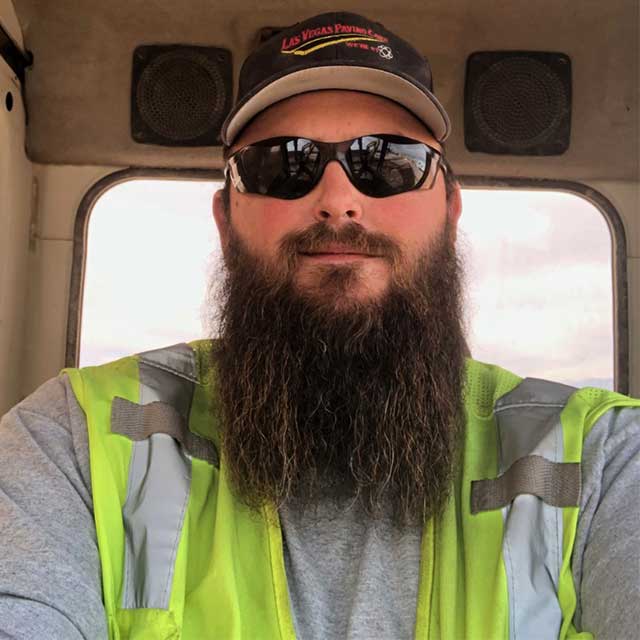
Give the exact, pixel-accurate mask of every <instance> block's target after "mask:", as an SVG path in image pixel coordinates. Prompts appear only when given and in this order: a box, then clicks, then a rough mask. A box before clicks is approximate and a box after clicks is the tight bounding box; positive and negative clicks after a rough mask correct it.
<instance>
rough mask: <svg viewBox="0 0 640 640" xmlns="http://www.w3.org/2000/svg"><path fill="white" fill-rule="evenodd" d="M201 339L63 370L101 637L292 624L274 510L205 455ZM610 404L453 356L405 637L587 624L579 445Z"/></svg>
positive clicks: (594, 392) (599, 393)
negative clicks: (89, 525) (461, 375)
mask: <svg viewBox="0 0 640 640" xmlns="http://www.w3.org/2000/svg"><path fill="white" fill-rule="evenodd" d="M209 350H210V343H209V342H208V341H200V342H195V343H192V344H191V345H187V344H180V345H174V346H172V347H168V348H166V349H160V350H155V351H150V352H147V353H143V354H139V355H137V356H131V357H127V358H123V359H121V360H117V361H115V362H112V363H110V364H106V365H103V366H99V367H86V368H83V369H67V370H65V373H66V374H67V375H68V376H69V378H70V381H71V385H72V387H73V390H74V393H75V395H76V397H77V399H78V402H79V404H80V406H81V407H82V408H83V410H84V412H85V414H86V417H87V428H88V435H89V450H90V460H91V484H92V492H93V505H94V515H95V523H96V531H97V540H98V546H99V550H100V560H101V568H102V587H103V600H104V606H105V611H106V615H107V621H108V628H109V634H110V635H109V637H110V638H111V639H114V640H115V639H128V638H131V639H134V640H139V639H147V638H148V639H149V640H169V639H172V640H174V639H175V640H178V639H184V640H195V639H197V640H201V639H202V638H216V639H217V638H221V639H224V640H234V639H240V638H243V639H250V640H256V639H262V638H264V639H266V640H271V639H283V640H285V639H286V640H293V639H294V638H295V630H294V625H293V620H292V614H291V606H290V602H289V595H288V590H287V581H286V575H285V565H284V557H283V547H282V535H281V530H280V524H279V519H278V513H277V511H276V510H275V509H274V508H270V507H265V508H263V509H262V510H261V511H260V512H259V513H258V512H256V511H251V510H249V509H248V508H247V507H245V506H243V504H242V503H241V502H240V501H239V500H238V499H237V498H236V497H235V496H234V494H233V492H232V490H231V487H230V484H229V481H228V477H227V471H226V465H225V459H224V457H221V455H220V446H219V435H218V433H217V431H216V426H215V424H214V420H213V419H212V415H214V414H215V412H213V413H212V409H213V407H212V398H213V394H212V392H211V389H212V384H213V377H214V376H215V370H214V369H213V368H212V367H211V366H210V354H209ZM628 406H640V401H639V400H634V399H631V398H628V397H626V396H622V395H620V394H616V393H612V392H609V391H606V390H600V389H591V388H588V389H582V390H576V389H574V388H573V387H567V386H565V385H560V384H556V383H550V382H546V381H543V380H536V379H531V378H527V379H525V380H522V379H521V378H519V377H517V376H515V375H514V374H512V373H509V372H507V371H505V370H504V369H501V368H499V367H496V366H492V365H487V364H482V363H480V362H477V361H474V360H471V359H470V360H468V361H467V368H466V386H465V411H466V435H465V444H464V454H463V456H462V462H461V466H460V469H459V471H458V473H457V475H456V478H455V481H454V487H453V492H452V495H451V498H450V500H449V502H448V504H447V506H446V509H445V512H444V514H443V516H442V517H440V518H438V519H437V521H435V520H434V519H431V520H429V521H428V522H427V523H426V524H425V526H424V529H423V534H422V542H421V563H420V568H419V588H418V602H417V609H416V624H415V637H416V638H420V639H433V640H442V639H456V640H458V639H462V638H474V639H476V638H482V639H483V640H485V639H489V638H492V639H493V638H495V639H501V640H507V639H511V638H540V637H545V638H555V637H558V638H568V637H580V638H589V637H591V636H590V635H589V634H577V633H576V630H575V628H574V627H573V624H572V619H573V614H574V611H575V607H576V593H575V589H574V585H573V579H572V575H571V564H570V561H571V553H572V549H573V544H574V539H575V534H576V525H577V520H578V512H579V507H578V504H579V495H580V487H581V480H580V461H581V455H582V443H583V440H584V438H585V436H586V435H587V433H588V432H589V430H590V428H591V427H592V426H593V424H594V423H595V422H596V421H597V420H598V419H599V418H600V417H601V416H602V415H603V414H604V413H605V412H606V411H608V410H610V409H612V408H615V407H628ZM425 463H427V464H428V461H425Z"/></svg>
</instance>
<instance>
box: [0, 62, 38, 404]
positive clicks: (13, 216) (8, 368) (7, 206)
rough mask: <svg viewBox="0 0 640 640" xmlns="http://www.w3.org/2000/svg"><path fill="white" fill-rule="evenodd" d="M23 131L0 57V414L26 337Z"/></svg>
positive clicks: (15, 392)
mask: <svg viewBox="0 0 640 640" xmlns="http://www.w3.org/2000/svg"><path fill="white" fill-rule="evenodd" d="M8 94H11V99H12V100H13V108H12V109H11V111H9V110H8V109H7V107H6V100H7V95H8ZM24 135H25V117H24V108H23V105H22V100H21V97H20V87H19V84H18V82H17V80H16V78H15V76H14V74H13V73H12V71H11V70H10V68H9V67H8V65H7V64H6V63H5V62H4V60H2V59H0V414H2V413H4V411H6V410H7V409H8V408H9V407H10V406H11V405H12V404H14V403H15V401H16V400H17V399H18V396H19V384H20V376H21V374H22V367H23V360H22V348H23V345H24V341H25V338H26V336H25V333H24V323H25V316H26V298H27V283H28V256H29V222H30V220H29V219H30V213H31V162H30V161H29V159H28V158H27V156H26V154H25V150H24Z"/></svg>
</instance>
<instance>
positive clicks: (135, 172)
mask: <svg viewBox="0 0 640 640" xmlns="http://www.w3.org/2000/svg"><path fill="white" fill-rule="evenodd" d="M159 179H165V180H185V181H186V180H196V181H200V180H202V181H213V180H218V181H224V175H223V172H222V170H221V169H154V168H130V169H122V170H118V171H115V172H113V173H110V174H108V175H106V176H104V177H102V178H101V179H100V180H98V181H97V182H95V183H94V184H93V185H92V186H91V187H90V188H89V189H88V190H87V192H86V193H85V195H84V196H83V198H82V200H81V202H80V205H79V206H78V210H77V213H76V219H75V223H74V234H73V258H72V265H71V280H70V287H69V305H68V314H67V336H66V349H65V366H66V367H77V366H78V361H79V352H80V334H81V330H82V300H83V293H84V278H85V271H86V268H85V267H86V253H87V238H88V230H89V220H90V218H91V213H92V211H93V207H94V206H95V204H96V202H97V201H98V199H99V198H100V197H101V196H102V195H103V194H104V193H105V192H106V191H108V190H109V189H112V188H113V187H115V186H116V185H118V184H121V183H123V182H128V181H130V180H159ZM457 179H458V182H459V183H460V187H461V188H463V189H466V188H468V189H510V190H521V191H560V192H565V193H570V194H572V195H575V196H578V197H581V198H583V199H585V200H587V201H588V202H589V203H590V204H591V205H593V206H594V207H595V208H596V209H598V211H599V212H600V213H601V214H602V216H603V217H604V219H605V221H606V223H607V226H608V227H609V232H610V234H611V243H612V247H611V257H612V261H613V264H612V275H613V281H612V294H613V387H614V389H615V390H616V391H618V392H620V393H623V394H627V393H628V392H629V366H630V362H629V356H630V354H629V284H628V273H627V237H626V230H625V227H624V223H623V221H622V217H621V216H620V214H619V213H618V211H617V209H616V208H615V207H614V205H613V204H612V202H611V201H610V200H609V199H608V198H607V197H606V196H604V195H603V194H602V193H600V192H599V191H597V190H596V189H593V188H592V187H589V186H587V185H585V184H582V183H580V182H574V181H571V180H553V179H547V178H510V177H495V176H465V175H460V176H457Z"/></svg>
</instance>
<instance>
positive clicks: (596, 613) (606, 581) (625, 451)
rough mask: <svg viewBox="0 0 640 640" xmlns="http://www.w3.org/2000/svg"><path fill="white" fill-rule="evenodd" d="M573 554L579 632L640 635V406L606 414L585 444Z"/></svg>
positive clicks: (608, 638)
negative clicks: (579, 505) (639, 612)
mask: <svg viewBox="0 0 640 640" xmlns="http://www.w3.org/2000/svg"><path fill="white" fill-rule="evenodd" d="M582 468H583V483H582V498H581V507H580V520H579V523H578V530H577V535H576V543H575V546H574V552H573V565H572V568H573V576H574V582H575V585H576V591H577V596H578V607H577V611H576V616H575V619H574V620H575V622H576V627H577V628H578V629H579V630H583V631H589V632H591V633H592V634H593V635H594V637H595V638H596V639H597V640H619V639H620V638H636V637H638V603H639V602H640V499H639V497H640V409H636V408H631V409H618V410H612V411H609V412H607V413H606V414H604V415H603V416H602V417H601V418H600V420H598V422H597V423H596V424H595V425H594V426H593V428H592V430H591V432H590V433H589V435H588V436H587V438H586V439H585V442H584V451H583V460H582Z"/></svg>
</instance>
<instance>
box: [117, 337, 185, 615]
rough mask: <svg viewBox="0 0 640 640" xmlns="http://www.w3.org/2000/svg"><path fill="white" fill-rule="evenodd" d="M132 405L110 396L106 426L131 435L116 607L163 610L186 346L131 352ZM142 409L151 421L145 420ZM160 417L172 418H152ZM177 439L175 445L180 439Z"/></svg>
mask: <svg viewBox="0 0 640 640" xmlns="http://www.w3.org/2000/svg"><path fill="white" fill-rule="evenodd" d="M139 371H140V404H139V407H140V408H144V409H143V410H141V411H132V410H130V409H129V407H128V405H133V407H136V405H135V404H133V403H130V402H128V401H126V400H124V399H122V398H116V399H115V400H114V403H113V405H112V418H111V428H112V431H113V432H114V433H120V434H122V435H126V436H127V437H129V438H131V439H132V440H133V441H134V442H133V450H132V454H131V463H130V466H129V481H128V485H127V499H126V503H125V505H124V508H123V510H122V519H123V522H124V529H125V555H124V577H123V580H124V585H123V587H124V588H123V591H122V603H121V607H122V608H123V609H167V608H168V606H169V597H170V595H171V584H172V580H173V569H174V563H175V558H176V550H177V547H178V541H179V539H180V532H181V531H182V525H183V522H184V515H185V509H186V505H187V502H188V499H189V492H190V485H191V461H190V459H189V457H188V455H187V453H186V452H185V448H186V447H185V446H184V445H185V443H186V442H187V441H188V437H187V434H188V433H189V429H188V423H189V412H190V410H191V400H192V398H193V391H194V385H195V383H196V382H197V380H198V378H197V370H196V363H195V358H194V354H193V350H192V349H191V348H190V347H189V346H188V345H185V344H179V345H175V346H172V347H169V348H166V349H159V350H156V351H149V352H147V353H144V354H141V355H140V356H139ZM150 407H156V408H158V407H165V408H166V409H168V411H167V410H165V411H156V414H157V415H156V416H155V417H156V420H157V421H154V422H153V423H151V422H150V421H149V420H148V419H147V420H146V424H145V415H149V413H148V411H147V412H145V410H147V409H149V408H150ZM162 415H169V416H171V417H172V418H173V419H172V420H171V419H166V420H165V421H163V420H158V417H160V416H162ZM181 443H182V444H181Z"/></svg>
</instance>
